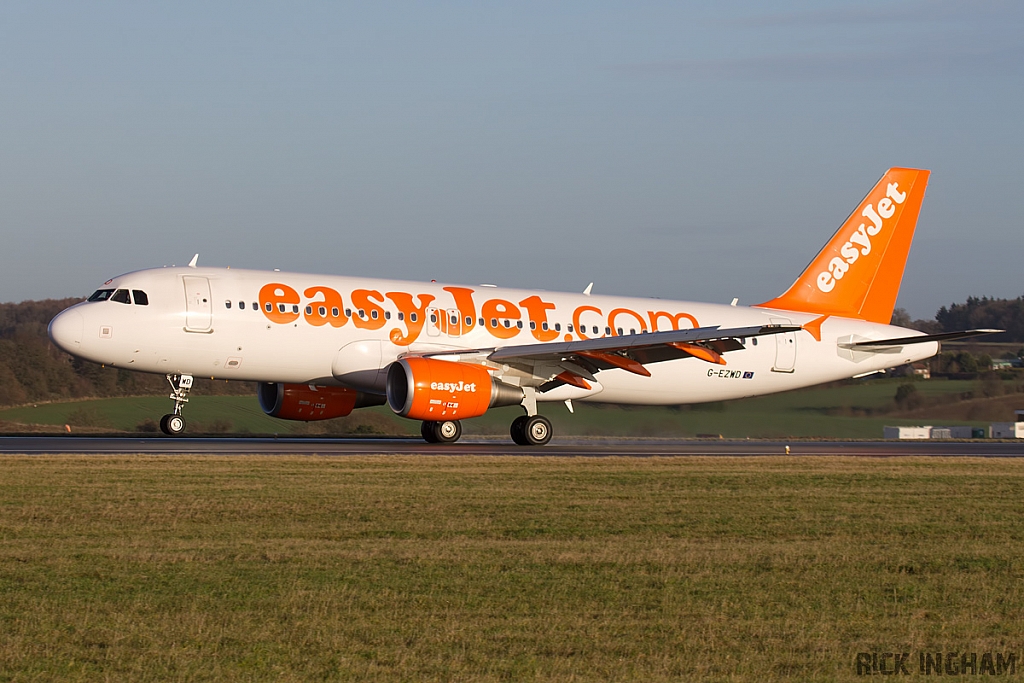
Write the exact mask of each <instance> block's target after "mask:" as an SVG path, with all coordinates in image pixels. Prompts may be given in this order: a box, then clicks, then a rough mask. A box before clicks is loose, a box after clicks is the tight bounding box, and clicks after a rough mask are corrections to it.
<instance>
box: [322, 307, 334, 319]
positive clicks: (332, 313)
mask: <svg viewBox="0 0 1024 683" xmlns="http://www.w3.org/2000/svg"><path fill="white" fill-rule="evenodd" d="M324 313H326V311H324ZM321 315H323V314H321ZM331 316H332V317H335V318H337V317H338V307H337V306H332V307H331Z"/></svg>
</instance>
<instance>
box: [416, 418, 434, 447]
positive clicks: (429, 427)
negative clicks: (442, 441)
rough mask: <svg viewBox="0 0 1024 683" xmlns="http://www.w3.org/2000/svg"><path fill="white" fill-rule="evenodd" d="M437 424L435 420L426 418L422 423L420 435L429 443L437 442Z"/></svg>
mask: <svg viewBox="0 0 1024 683" xmlns="http://www.w3.org/2000/svg"><path fill="white" fill-rule="evenodd" d="M436 424H437V423H436V422H434V421H433V420H424V421H423V423H422V424H421V425H420V436H422V437H423V440H424V441H426V442H427V443H437V433H436V432H435V431H434V425H436Z"/></svg>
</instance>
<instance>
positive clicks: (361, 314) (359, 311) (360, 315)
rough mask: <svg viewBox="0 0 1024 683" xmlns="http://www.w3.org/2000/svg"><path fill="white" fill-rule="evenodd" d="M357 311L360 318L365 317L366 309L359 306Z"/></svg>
mask: <svg viewBox="0 0 1024 683" xmlns="http://www.w3.org/2000/svg"><path fill="white" fill-rule="evenodd" d="M357 313H359V317H360V318H365V317H366V311H364V310H363V309H361V308H360V309H359V310H358V311H357Z"/></svg>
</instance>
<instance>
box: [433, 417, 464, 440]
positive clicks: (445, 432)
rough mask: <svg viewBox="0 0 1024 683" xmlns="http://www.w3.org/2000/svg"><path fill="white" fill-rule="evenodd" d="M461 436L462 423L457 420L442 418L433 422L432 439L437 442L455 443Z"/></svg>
mask: <svg viewBox="0 0 1024 683" xmlns="http://www.w3.org/2000/svg"><path fill="white" fill-rule="evenodd" d="M460 436H462V423H461V422H459V421H458V420H444V421H443V422H435V423H434V441H435V442H437V443H455V442H456V441H458V440H459V437H460Z"/></svg>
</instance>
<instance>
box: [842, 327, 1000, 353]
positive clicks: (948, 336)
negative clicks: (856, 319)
mask: <svg viewBox="0 0 1024 683" xmlns="http://www.w3.org/2000/svg"><path fill="white" fill-rule="evenodd" d="M1005 331H1006V330H960V331H959V332H943V333H941V334H924V335H920V336H917V337H897V338H895V339H877V340H871V341H862V342H850V343H845V344H840V346H842V347H843V348H845V349H855V348H864V347H870V346H909V345H910V344H924V343H925V342H942V341H952V340H954V339H966V338H967V337H979V336H981V335H983V334H998V333H1000V332H1005Z"/></svg>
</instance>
